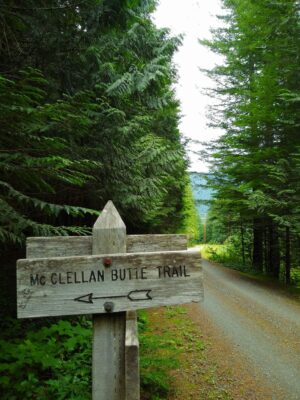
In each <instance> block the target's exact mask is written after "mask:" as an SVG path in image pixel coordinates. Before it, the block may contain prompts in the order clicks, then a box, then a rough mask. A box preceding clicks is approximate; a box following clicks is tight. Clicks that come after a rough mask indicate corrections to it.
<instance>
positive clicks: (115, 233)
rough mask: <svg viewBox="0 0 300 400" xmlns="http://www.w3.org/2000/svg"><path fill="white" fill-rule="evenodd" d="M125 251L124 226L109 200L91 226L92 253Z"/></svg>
mask: <svg viewBox="0 0 300 400" xmlns="http://www.w3.org/2000/svg"><path fill="white" fill-rule="evenodd" d="M105 253H106V254H108V253H111V254H113V253H126V226H125V224H124V222H123V220H122V218H121V216H120V214H119V213H118V210H117V209H116V207H115V206H114V204H113V202H112V201H111V200H109V201H108V202H107V204H106V206H105V207H104V209H103V211H102V213H101V214H100V215H99V217H98V219H97V221H96V222H95V224H94V226H93V254H105Z"/></svg>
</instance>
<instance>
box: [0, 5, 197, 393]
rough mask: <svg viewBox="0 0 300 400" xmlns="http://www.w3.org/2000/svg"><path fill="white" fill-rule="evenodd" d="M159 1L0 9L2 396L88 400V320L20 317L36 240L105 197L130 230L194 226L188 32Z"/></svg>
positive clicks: (87, 226)
mask: <svg viewBox="0 0 300 400" xmlns="http://www.w3.org/2000/svg"><path fill="white" fill-rule="evenodd" d="M155 5H156V2H155V1H152V0H150V1H140V0H85V1H77V0H71V1H70V0H47V1H45V0H29V1H26V2H23V1H19V0H8V1H5V2H1V3H0V15H1V19H0V25H1V33H0V86H1V89H0V97H1V99H0V107H1V110H0V118H1V121H0V149H1V151H0V169H1V180H0V208H1V212H0V242H1V270H0V276H1V279H0V282H1V284H0V289H1V295H0V306H1V327H0V331H1V337H0V350H1V361H0V365H1V367H0V376H1V377H0V393H1V395H0V397H1V398H2V399H10V400H12V399H19V398H23V399H25V398H30V399H33V398H38V399H46V398H49V397H50V396H54V397H55V398H61V399H62V398H68V399H69V398H74V399H75V398H76V399H83V398H84V399H86V398H88V397H89V390H90V389H89V386H90V379H91V378H90V358H88V357H87V354H88V353H89V351H90V341H91V337H90V335H91V321H90V320H82V319H81V320H80V322H78V320H77V319H75V320H74V319H73V320H72V321H69V320H61V321H56V320H53V318H52V319H43V320H40V321H37V320H36V321H27V322H26V321H25V322H24V321H17V320H16V299H15V296H16V284H15V279H16V276H15V271H16V260H17V259H18V258H24V257H25V240H26V238H27V237H30V236H52V235H54V236H57V235H86V234H90V233H91V227H92V226H93V223H94V222H95V220H96V218H97V216H98V215H99V212H100V211H101V210H102V209H103V207H104V205H105V204H106V202H107V201H108V200H112V201H113V202H114V204H115V206H116V207H117V209H118V211H119V212H120V214H121V216H122V218H123V219H124V221H125V224H126V227H127V232H128V233H169V232H170V233H176V232H186V233H188V232H189V231H190V230H191V229H192V230H194V231H195V227H194V226H193V221H194V220H195V219H197V214H196V209H195V206H194V203H193V200H192V193H191V188H190V183H189V178H188V174H187V172H186V170H187V165H188V161H187V156H186V152H185V143H184V140H183V138H182V137H181V134H180V132H179V129H178V122H179V118H180V110H179V102H178V100H177V99H176V97H175V93H174V87H173V83H174V82H175V80H176V69H175V67H174V65H173V64H172V56H173V54H174V52H175V51H176V49H177V48H178V46H179V45H180V43H181V39H180V37H172V36H171V35H170V33H169V31H168V29H158V28H156V27H155V25H154V23H153V22H152V20H151V18H150V15H151V13H152V12H153V10H154V8H155ZM192 233H193V232H192ZM194 233H195V232H194ZM50 337H51V338H52V339H51V342H49V338H50ZM52 340H54V342H52ZM55 340H56V343H61V345H58V346H57V348H56V350H54V348H52V346H55V344H54V343H55ZM61 341H63V342H61ZM51 343H52V344H51ZM79 349H82V351H81V352H78V350H79ZM83 349H84V350H83ZM44 352H45V353H49V354H50V353H51V354H52V356H51V357H50V358H49V359H45V358H44V357H42V356H41V354H43V353H44ZM29 354H30V356H29ZM59 354H65V356H64V357H63V358H60V357H59ZM76 354H78V357H77V355H76ZM71 358H72V362H71ZM79 365H80V368H79ZM61 375H63V376H64V378H63V379H64V380H65V381H64V384H63V385H62V381H61V379H62V378H61ZM38 381H39V382H44V383H45V385H44V386H43V385H42V387H37V385H36V382H38ZM74 381H80V382H81V383H80V384H78V385H75V386H76V387H74ZM86 396H87V397H86Z"/></svg>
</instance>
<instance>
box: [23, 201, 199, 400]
mask: <svg viewBox="0 0 300 400" xmlns="http://www.w3.org/2000/svg"><path fill="white" fill-rule="evenodd" d="M166 249H169V250H170V249H171V250H172V251H166ZM200 262H201V260H200V254H199V252H190V251H186V238H185V236H184V235H136V236H126V227H125V224H124V222H123V221H122V219H121V217H120V215H119V213H118V212H117V210H116V209H115V207H114V205H113V203H112V202H108V203H107V205H106V206H105V208H104V210H103V211H102V213H101V215H100V216H99V218H98V219H97V221H96V223H95V225H94V227H93V235H92V237H67V238H65V237H55V238H29V240H28V242H27V259H24V260H18V262H17V312H18V317H19V318H32V317H43V316H62V315H79V314H93V315H94V316H93V319H94V324H93V326H94V332H93V400H108V399H109V400H124V399H125V398H127V399H128V400H129V399H132V400H138V399H139V394H138V392H139V390H138V389H137V385H135V386H134V385H132V381H134V380H135V379H138V378H137V376H138V372H137V371H134V370H133V371H132V370H128V368H127V371H126V367H125V363H126V360H125V353H126V350H125V348H126V346H125V339H126V342H128V343H129V345H128V347H127V348H131V349H133V350H132V351H131V352H129V353H128V354H127V353H126V354H127V358H128V359H130V358H132V357H133V358H134V359H136V358H137V357H136V356H134V354H135V349H136V345H135V341H136V339H135V337H136V335H134V337H132V335H131V334H130V332H133V331H134V330H132V326H133V325H132V324H134V323H135V322H134V321H135V319H134V318H133V317H132V315H134V314H131V317H130V318H128V326H131V329H129V331H128V332H129V333H128V332H127V334H126V332H125V331H126V311H127V312H128V311H130V312H131V313H132V312H133V311H134V310H138V309H142V308H149V307H157V306H163V305H173V304H184V303H190V302H199V301H201V300H202V299H203V288H202V272H201V268H200ZM130 324H131V325H130ZM132 343H133V345H132ZM129 364H130V363H129ZM133 364H134V365H136V369H137V368H138V360H137V362H136V360H135V362H134V361H133ZM133 364H132V360H131V364H130V365H133ZM134 377H135V378H134ZM130 385H131V386H130ZM126 386H130V387H131V389H130V391H129V390H128V389H127V390H126ZM126 393H127V394H126Z"/></svg>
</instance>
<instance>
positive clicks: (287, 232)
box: [285, 226, 291, 285]
mask: <svg viewBox="0 0 300 400" xmlns="http://www.w3.org/2000/svg"><path fill="white" fill-rule="evenodd" d="M285 283H286V284H287V285H289V284H290V283H291V238H290V228H289V227H288V226H287V227H286V229H285Z"/></svg>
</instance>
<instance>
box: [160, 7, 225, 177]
mask: <svg viewBox="0 0 300 400" xmlns="http://www.w3.org/2000/svg"><path fill="white" fill-rule="evenodd" d="M218 14H222V12H221V1H220V0H185V1H184V2H183V1H182V0H160V3H159V5H158V7H157V10H156V12H155V13H154V15H153V20H154V22H155V24H156V25H157V26H158V27H159V28H162V27H167V28H170V29H171V33H172V34H174V35H178V34H184V40H183V45H182V46H181V47H180V49H179V51H178V52H177V53H176V54H175V56H174V62H175V64H176V65H177V69H178V75H179V80H178V83H177V84H176V88H175V89H176V93H177V98H178V99H179V100H180V103H181V114H182V118H181V123H180V130H181V132H182V134H183V135H184V137H187V138H190V139H192V140H198V141H209V140H213V139H216V138H217V137H218V136H219V135H220V130H218V129H216V128H209V127H208V126H207V124H208V123H209V120H208V116H207V115H206V114H207V108H208V105H209V104H211V103H212V102H213V100H212V99H210V98H209V97H208V96H206V95H205V94H204V93H203V91H204V89H205V88H208V87H213V85H214V83H213V82H212V81H211V80H210V79H209V78H208V77H207V76H206V75H205V73H204V72H201V71H200V70H199V68H206V69H210V68H212V67H213V66H214V65H215V64H217V63H219V62H220V61H221V59H220V56H218V55H216V54H214V53H212V52H210V51H209V50H208V49H207V48H206V47H204V46H202V45H200V44H199V42H198V39H209V38H210V36H211V34H210V27H217V26H219V22H218V20H217V18H216V15H218ZM200 149H201V145H200V144H195V143H191V144H190V146H189V152H188V154H189V158H190V161H191V165H190V167H189V170H190V171H197V172H208V165H206V163H205V162H204V161H203V160H201V159H199V156H198V155H196V154H194V151H195V150H200Z"/></svg>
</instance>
